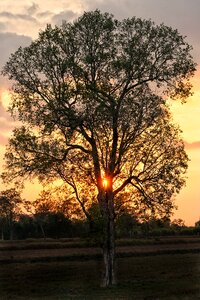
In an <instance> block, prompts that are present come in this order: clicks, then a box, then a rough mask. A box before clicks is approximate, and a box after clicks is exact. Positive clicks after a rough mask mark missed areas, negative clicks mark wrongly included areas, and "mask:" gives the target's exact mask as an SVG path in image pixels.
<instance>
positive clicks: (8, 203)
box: [0, 188, 22, 240]
mask: <svg viewBox="0 0 200 300" xmlns="http://www.w3.org/2000/svg"><path fill="white" fill-rule="evenodd" d="M21 203H22V199H21V196H20V193H19V192H18V191H17V190H15V189H14V188H11V189H8V190H5V191H1V192H0V220H1V221H0V222H1V238H2V239H4V227H5V226H6V225H7V226H8V228H9V235H10V239H11V240H12V239H13V222H14V220H15V218H16V216H17V214H19V212H20V206H19V205H20V204H21Z"/></svg>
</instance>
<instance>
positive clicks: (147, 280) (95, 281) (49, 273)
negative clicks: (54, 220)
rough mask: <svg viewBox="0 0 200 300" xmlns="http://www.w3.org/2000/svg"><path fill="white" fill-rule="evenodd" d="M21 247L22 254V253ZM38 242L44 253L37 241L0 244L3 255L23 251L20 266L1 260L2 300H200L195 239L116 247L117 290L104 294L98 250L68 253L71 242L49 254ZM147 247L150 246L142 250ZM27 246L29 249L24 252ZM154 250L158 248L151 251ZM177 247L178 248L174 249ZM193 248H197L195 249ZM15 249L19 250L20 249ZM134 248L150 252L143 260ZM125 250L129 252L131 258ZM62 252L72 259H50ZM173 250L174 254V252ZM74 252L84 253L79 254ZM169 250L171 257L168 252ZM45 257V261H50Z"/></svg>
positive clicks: (196, 242) (143, 242) (73, 249)
mask: <svg viewBox="0 0 200 300" xmlns="http://www.w3.org/2000/svg"><path fill="white" fill-rule="evenodd" d="M20 243H21V247H22V249H21V250H20V249H19V248H20V247H19V244H20ZM40 243H41V245H42V248H43V249H38V248H39V243H38V242H36V241H32V242H31V241H29V242H23V243H22V242H13V243H9V242H7V243H6V242H5V243H1V250H2V251H0V255H2V253H4V254H6V253H7V254H8V252H9V251H13V254H14V252H15V253H16V252H18V251H19V252H22V254H21V255H22V256H21V257H22V258H24V259H21V262H18V263H17V262H16V261H15V259H13V260H12V263H11V261H10V263H7V262H6V261H4V263H3V260H2V263H1V265H0V299H1V300H7V299H11V300H15V299H16V300H18V299H24V300H25V299H26V300H29V299H41V300H42V299H45V300H47V299H50V300H54V299H56V300H62V299H86V300H87V299H94V300H96V299H108V300H109V299H136V300H140V299H141V300H142V299H146V300H147V299H149V300H150V299H151V300H159V299H164V300H168V299H169V300H175V299H180V300H197V299H200V251H198V249H199V248H197V245H198V246H199V247H200V243H199V242H198V239H194V241H193V240H192V239H191V240H190V242H189V241H188V239H187V241H186V240H182V241H181V240H179V241H178V242H177V239H176V240H174V243H172V240H171V239H170V241H168V242H167V241H160V244H159V241H157V242H156V241H155V243H154V244H153V243H152V241H146V242H145V241H141V242H139V241H138V242H137V244H139V245H133V244H134V243H133V242H132V245H130V244H131V241H129V245H127V243H125V242H123V241H120V242H119V244H120V243H121V244H124V246H123V247H122V246H121V247H118V249H120V251H121V255H118V259H117V269H118V285H117V286H116V287H114V288H111V289H104V288H101V287H100V286H99V285H100V281H101V269H102V264H101V259H100V250H98V251H99V254H98V253H96V252H95V251H96V250H97V248H95V247H88V248H84V247H82V248H79V247H77V248H76V247H74V248H73V247H72V244H71V246H70V247H68V248H67V245H66V243H67V242H63V241H62V243H63V247H60V249H59V246H58V244H59V242H58V241H57V242H55V241H46V249H45V247H44V244H45V242H42V241H40ZM53 243H54V247H57V248H56V249H53V246H52V245H53ZM55 243H57V245H56V244H55ZM60 243H61V242H60ZM145 243H146V245H144V244H145ZM156 243H157V244H156ZM11 244H12V246H13V247H14V246H15V247H14V248H15V250H14V249H13V250H6V247H7V248H8V249H10V248H9V247H11ZM31 244H32V246H33V245H34V244H35V248H37V249H31V246H30V245H31ZM142 244H143V245H142ZM17 245H18V246H17ZM22 245H23V246H22ZM26 245H27V247H28V248H29V249H25V248H26ZM28 245H29V246H28ZM36 245H38V247H36ZM50 245H51V246H50ZM64 245H65V247H64ZM73 245H75V244H73ZM170 245H171V246H172V248H170ZM180 245H181V246H182V247H183V246H185V247H186V253H184V251H180V253H179V251H178V247H180ZM189 245H190V247H189ZM48 246H49V249H48ZM77 246H78V244H77ZM154 246H156V247H157V248H153V247H154ZM165 246H166V247H165ZM175 246H178V247H176V248H173V247H175ZM192 246H194V248H193V249H192ZM17 247H18V250H16V248H17ZM134 247H140V250H141V249H142V247H144V248H145V247H146V252H145V251H144V248H143V253H141V254H140V256H139V255H138V253H137V252H135V253H134V251H133V250H134V249H135V248H134ZM159 247H160V251H159ZM163 247H164V248H165V251H164V248H163ZM32 248H34V246H33V247H32ZM152 248H153V249H154V250H152ZM169 248H170V249H169ZM3 249H4V250H3ZM123 249H124V252H123ZM126 249H129V252H127V256H126ZM131 249H132V250H131ZM181 249H182V250H183V248H181ZM59 250H60V251H69V252H71V254H69V255H68V256H67V255H65V256H63V257H62V256H61V258H62V259H59V257H60V256H59V255H57V254H56V255H55V256H54V259H52V261H50V260H49V258H50V257H51V255H50V254H52V253H53V251H55V252H56V251H59ZM150 250H151V251H150ZM171 250H173V251H172V252H170V251H171ZM193 250H194V251H193ZM23 251H29V256H26V255H24V256H23ZM34 251H40V252H37V257H38V261H37V259H36V260H35V261H34V260H33V261H34V262H32V261H31V259H30V253H31V252H34ZM51 251H52V253H51ZM74 251H75V252H76V251H80V252H79V254H78V255H75V254H74V253H73V252H74ZM131 251H132V252H131ZM137 251H139V248H137ZM149 251H150V252H149ZM162 251H163V253H162ZM166 251H168V252H169V253H168V254H167V253H165V252H166ZM187 251H188V252H187ZM44 252H45V253H46V256H45V255H43V260H41V261H40V260H39V258H41V257H42V256H41V255H42V253H43V254H44ZM195 252H196V253H195ZM197 252H199V253H197ZM47 253H48V255H47ZM56 253H57V252H56ZM81 253H82V256H81ZM118 253H120V252H118ZM123 254H124V257H123ZM155 254H159V255H155ZM9 255H10V254H9ZM131 256H132V257H131ZM28 257H29V259H28ZM35 257H36V255H35ZM45 258H47V259H46V261H45Z"/></svg>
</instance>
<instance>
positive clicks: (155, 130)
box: [3, 10, 195, 210]
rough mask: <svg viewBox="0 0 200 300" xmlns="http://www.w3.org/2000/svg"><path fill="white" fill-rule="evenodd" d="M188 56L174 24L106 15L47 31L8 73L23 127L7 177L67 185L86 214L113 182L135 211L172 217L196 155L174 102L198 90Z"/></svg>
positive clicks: (13, 60)
mask: <svg viewBox="0 0 200 300" xmlns="http://www.w3.org/2000/svg"><path fill="white" fill-rule="evenodd" d="M190 51H191V47H190V46H189V45H188V44H187V42H186V41H185V39H184V38H183V37H182V36H181V35H180V34H179V33H178V32H177V30H173V29H172V28H171V27H167V26H165V25H163V24H161V25H155V24H154V23H153V22H152V21H150V20H142V19H139V18H135V17H133V18H131V19H124V20H123V21H118V20H116V19H114V17H113V16H112V15H110V14H108V13H101V12H100V11H99V10H96V11H93V12H87V13H84V14H83V15H82V16H81V17H80V18H79V19H78V20H77V21H75V22H74V23H67V22H65V23H63V24H62V26H61V27H55V28H52V27H51V25H48V26H47V27H46V29H45V30H44V31H42V32H40V34H39V37H38V39H37V40H35V41H33V42H32V43H31V45H30V46H28V47H26V48H19V49H18V50H17V51H16V52H15V53H14V54H12V55H11V57H10V59H9V61H8V62H7V64H6V65H5V67H4V70H3V74H4V75H8V76H9V78H10V79H11V80H13V81H14V85H13V100H12V104H11V106H10V111H11V113H12V115H13V116H14V117H15V118H17V119H18V120H20V121H21V122H22V126H21V127H18V128H16V129H15V130H14V132H13V136H12V138H11V139H10V141H9V146H8V149H7V153H6V164H7V171H6V174H4V177H7V178H9V179H10V178H15V177H16V176H21V177H23V178H24V177H26V176H38V177H39V178H40V179H47V180H51V179H52V180H54V179H56V178H58V177H59V178H62V179H63V180H64V182H66V183H68V184H69V185H70V186H71V188H73V190H74V193H75V194H76V196H77V197H78V199H79V203H80V204H81V203H82V204H81V205H82V208H83V207H84V205H85V203H86V202H87V201H86V199H85V196H84V195H86V193H87V192H88V193H91V194H92V195H94V194H95V193H96V192H97V191H98V193H100V192H101V191H102V189H103V185H102V181H103V177H105V176H106V177H107V179H108V180H109V182H110V187H109V188H110V189H111V190H112V192H113V194H114V195H117V194H118V195H119V194H120V193H122V192H123V193H125V194H126V193H127V192H128V191H129V192H131V193H129V195H131V196H130V197H129V198H131V201H132V203H134V205H137V204H138V203H141V202H142V203H143V204H145V205H147V206H149V207H157V208H159V207H160V208H161V207H168V209H169V210H171V206H170V205H171V202H170V201H169V199H170V198H171V197H172V195H173V194H174V193H176V192H178V191H179V190H180V188H181V187H182V185H183V184H184V178H183V174H184V172H185V170H186V168H187V160H188V158H187V155H186V153H185V151H184V145H183V142H182V141H181V139H180V137H179V129H178V128H176V127H175V126H174V125H173V124H172V123H171V116H170V112H169V108H168V106H167V104H166V102H167V98H168V97H171V98H174V99H181V100H182V101H183V100H185V99H186V98H187V97H188V96H189V95H190V93H191V84H190V82H189V79H190V77H191V76H192V75H193V73H194V71H195V64H194V62H193V59H192V57H191V54H190ZM128 188H129V189H128ZM121 195H122V194H121ZM90 198H91V199H93V198H92V196H91V197H90ZM122 198H123V197H122V196H121V199H122Z"/></svg>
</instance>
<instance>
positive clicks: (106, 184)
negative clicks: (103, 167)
mask: <svg viewBox="0 0 200 300" xmlns="http://www.w3.org/2000/svg"><path fill="white" fill-rule="evenodd" d="M108 183H109V180H108V178H106V177H104V178H103V180H102V184H103V187H104V189H107V187H108Z"/></svg>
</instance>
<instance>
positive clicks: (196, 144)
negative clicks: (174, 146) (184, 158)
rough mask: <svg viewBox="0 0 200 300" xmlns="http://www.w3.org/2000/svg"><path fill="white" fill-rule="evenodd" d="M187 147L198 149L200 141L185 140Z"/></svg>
mask: <svg viewBox="0 0 200 300" xmlns="http://www.w3.org/2000/svg"><path fill="white" fill-rule="evenodd" d="M184 144H185V148H186V149H198V148H200V141H196V142H193V143H188V142H184Z"/></svg>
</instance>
